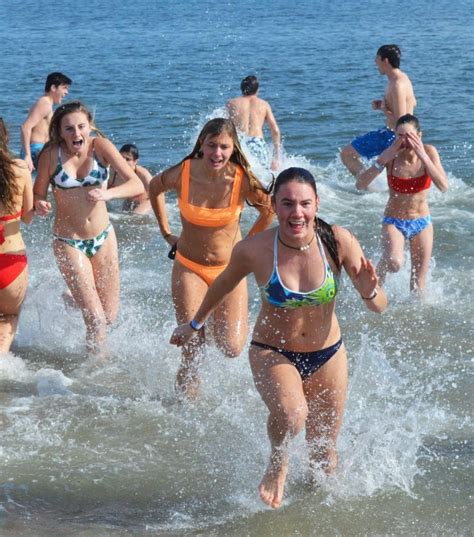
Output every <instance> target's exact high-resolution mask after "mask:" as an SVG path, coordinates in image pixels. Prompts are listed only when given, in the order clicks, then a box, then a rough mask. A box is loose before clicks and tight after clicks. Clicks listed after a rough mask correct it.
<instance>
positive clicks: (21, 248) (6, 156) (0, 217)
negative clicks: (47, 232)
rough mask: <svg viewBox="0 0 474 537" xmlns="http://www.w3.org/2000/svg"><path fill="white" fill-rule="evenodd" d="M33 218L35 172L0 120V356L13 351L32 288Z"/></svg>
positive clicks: (0, 119)
mask: <svg viewBox="0 0 474 537" xmlns="http://www.w3.org/2000/svg"><path fill="white" fill-rule="evenodd" d="M32 218H33V186H32V182H31V173H30V171H29V170H28V166H27V165H26V164H25V162H24V161H23V160H20V159H14V158H12V156H11V155H10V152H9V151H8V132H7V129H6V127H5V123H4V122H3V119H2V118H0V353H5V352H8V351H9V350H10V346H11V344H12V341H13V338H14V337H15V332H16V327H17V325H18V316H19V314H20V308H21V305H22V303H23V301H24V299H25V295H26V288H27V286H28V268H27V260H26V253H25V243H24V242H23V238H22V236H21V232H20V220H22V221H23V222H25V223H26V224H29V223H30V222H31V219H32Z"/></svg>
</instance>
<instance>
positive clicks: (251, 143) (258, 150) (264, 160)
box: [239, 133, 270, 168]
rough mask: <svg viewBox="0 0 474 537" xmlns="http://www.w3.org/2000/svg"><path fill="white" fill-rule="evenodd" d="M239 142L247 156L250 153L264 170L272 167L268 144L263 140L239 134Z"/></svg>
mask: <svg viewBox="0 0 474 537" xmlns="http://www.w3.org/2000/svg"><path fill="white" fill-rule="evenodd" d="M239 141H240V144H241V145H242V149H243V150H244V153H245V154H246V156H247V155H248V153H250V155H251V156H252V157H253V158H254V159H257V161H258V163H259V164H260V165H261V166H263V167H264V168H269V167H270V159H269V158H268V149H267V144H266V143H265V140H264V139H263V138H261V137H259V136H247V135H246V134H243V133H239Z"/></svg>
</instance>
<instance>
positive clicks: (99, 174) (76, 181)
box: [49, 142, 109, 189]
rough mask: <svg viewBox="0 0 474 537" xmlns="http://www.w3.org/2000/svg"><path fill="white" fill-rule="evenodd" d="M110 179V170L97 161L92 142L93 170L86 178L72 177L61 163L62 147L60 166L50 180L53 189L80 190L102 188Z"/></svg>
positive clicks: (59, 151) (59, 153)
mask: <svg viewBox="0 0 474 537" xmlns="http://www.w3.org/2000/svg"><path fill="white" fill-rule="evenodd" d="M108 178H109V168H108V167H106V166H104V165H103V164H101V163H100V162H99V161H98V160H97V156H96V154H95V149H94V142H92V169H91V171H90V172H89V173H88V174H87V175H86V177H71V176H70V175H68V174H67V172H66V171H65V170H64V168H63V164H62V162H61V147H59V148H58V164H57V166H56V169H55V170H54V172H53V175H52V176H51V177H50V178H49V182H50V183H51V185H52V186H53V188H64V189H67V188H79V187H81V186H99V187H100V186H102V185H103V184H104V183H106V182H107V180H108Z"/></svg>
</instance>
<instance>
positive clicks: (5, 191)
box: [0, 117, 19, 214]
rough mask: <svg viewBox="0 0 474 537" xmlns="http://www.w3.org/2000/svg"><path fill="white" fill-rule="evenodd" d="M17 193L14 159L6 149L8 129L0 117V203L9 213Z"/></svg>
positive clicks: (12, 210)
mask: <svg viewBox="0 0 474 537" xmlns="http://www.w3.org/2000/svg"><path fill="white" fill-rule="evenodd" d="M18 194H19V187H18V184H17V182H16V174H15V161H14V159H13V157H12V155H11V154H10V151H9V150H8V129H7V126H6V125H5V122H4V121H3V118H1V117H0V204H2V205H3V206H4V207H5V209H6V210H7V212H8V213H10V214H13V213H14V212H15V203H14V198H15V195H18Z"/></svg>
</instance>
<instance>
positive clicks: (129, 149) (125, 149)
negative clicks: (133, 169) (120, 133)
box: [120, 144, 140, 160]
mask: <svg viewBox="0 0 474 537" xmlns="http://www.w3.org/2000/svg"><path fill="white" fill-rule="evenodd" d="M120 153H130V155H132V157H133V160H138V159H139V158H140V154H139V153H138V147H137V146H136V145H135V144H125V145H123V146H122V147H121V148H120Z"/></svg>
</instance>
